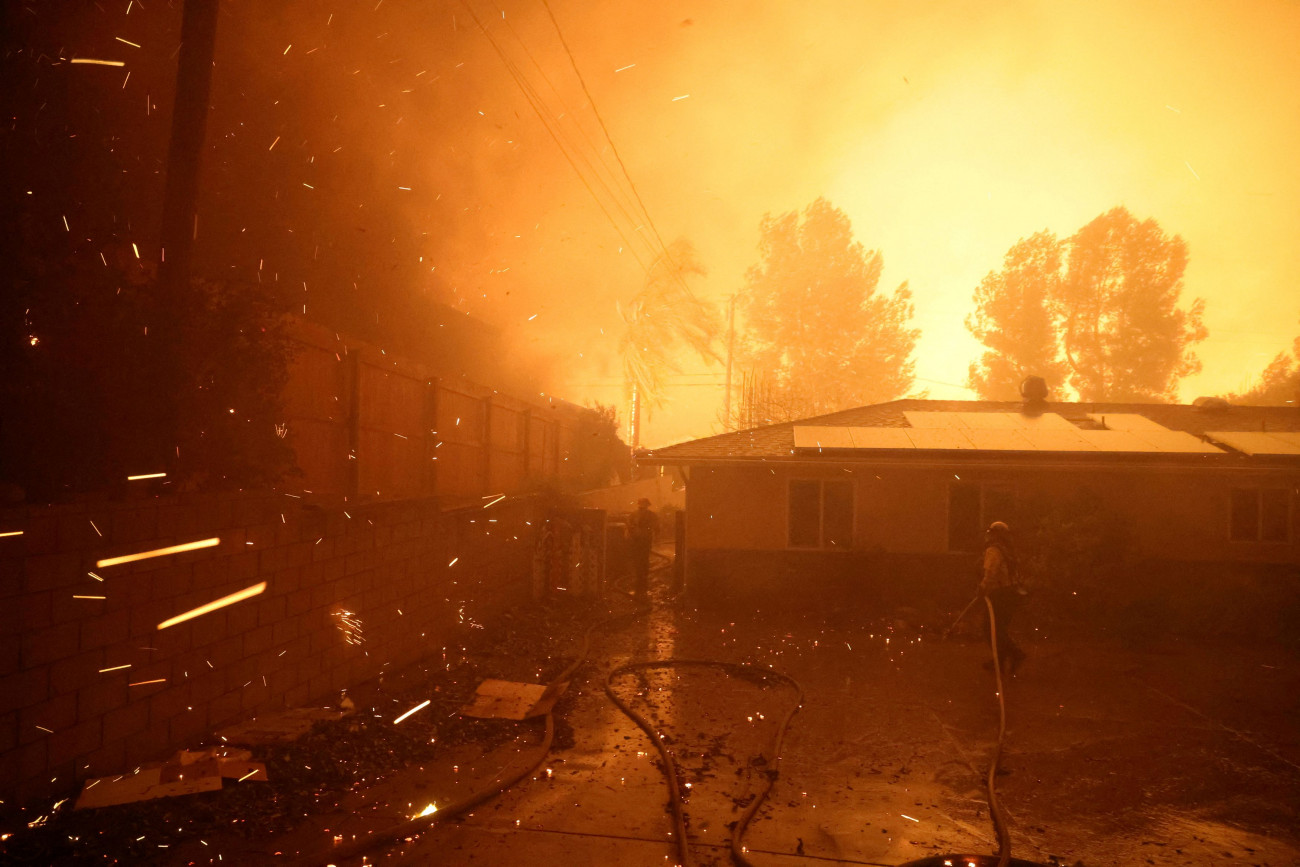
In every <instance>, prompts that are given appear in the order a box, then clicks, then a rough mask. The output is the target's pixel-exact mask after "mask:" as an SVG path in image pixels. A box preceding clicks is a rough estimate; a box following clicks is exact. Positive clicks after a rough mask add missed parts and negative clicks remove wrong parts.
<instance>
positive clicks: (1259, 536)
mask: <svg viewBox="0 0 1300 867" xmlns="http://www.w3.org/2000/svg"><path fill="white" fill-rule="evenodd" d="M1270 492H1274V493H1276V492H1280V493H1281V494H1282V495H1283V496H1284V497H1285V498H1286V515H1285V517H1284V519H1283V526H1284V527H1285V528H1286V534H1285V536H1283V538H1281V539H1265V538H1264V525H1265V521H1264V494H1265V493H1270ZM1239 493H1243V494H1253V495H1254V498H1255V532H1254V534H1253V535H1251V536H1250V537H1249V538H1241V537H1239V536H1236V535H1234V534H1233V531H1234V529H1235V528H1234V526H1233V525H1234V520H1233V512H1234V499H1235V498H1236V496H1237V495H1238V494H1239ZM1226 523H1227V530H1228V542H1229V544H1232V545H1289V544H1291V543H1292V542H1293V541H1294V540H1295V533H1294V528H1295V497H1294V496H1293V495H1292V490H1291V488H1289V487H1284V486H1273V485H1250V486H1240V485H1234V486H1233V487H1231V488H1229V489H1228V509H1227V522H1226Z"/></svg>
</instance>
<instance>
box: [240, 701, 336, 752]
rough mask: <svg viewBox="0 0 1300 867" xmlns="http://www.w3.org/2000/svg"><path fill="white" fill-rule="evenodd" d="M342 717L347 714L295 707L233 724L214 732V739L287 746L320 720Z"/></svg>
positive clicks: (318, 708) (324, 708) (331, 710)
mask: <svg viewBox="0 0 1300 867" xmlns="http://www.w3.org/2000/svg"><path fill="white" fill-rule="evenodd" d="M345 716H347V714H346V713H345V712H344V711H341V710H335V709H333V708H328V707H298V708H293V709H291V710H285V711H280V712H279V713H273V714H265V715H263V716H260V717H256V718H255V719H251V720H248V721H247V722H242V723H239V724H238V725H233V726H231V727H230V728H226V729H222V730H221V731H219V732H217V736H218V737H220V738H222V739H223V740H224V741H225V742H226V743H231V744H249V745H252V746H256V745H259V744H271V743H288V742H289V741H293V740H296V739H297V738H299V737H301V736H302V735H305V734H306V733H307V732H308V731H310V730H311V727H312V726H314V725H315V724H316V723H318V722H320V721H321V720H336V719H342V718H343V717H345Z"/></svg>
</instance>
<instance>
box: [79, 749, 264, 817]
mask: <svg viewBox="0 0 1300 867" xmlns="http://www.w3.org/2000/svg"><path fill="white" fill-rule="evenodd" d="M252 758H253V754H252V753H250V752H249V751H248V750H241V749H230V748H226V747H212V748H211V749H206V750H199V751H196V752H191V751H190V750H181V751H179V752H178V753H176V755H174V756H172V757H171V758H170V759H168V760H167V761H166V762H164V763H162V764H161V765H151V766H144V767H140V768H137V769H136V771H135V772H134V773H130V774H118V775H117V776H114V777H98V778H96V779H93V780H87V781H86V784H85V786H83V787H82V789H81V795H80V796H79V797H78V798H77V806H76V808H75V809H78V810H94V809H99V808H101V807H114V806H117V805H119V804H132V803H135V802H137V801H151V800H154V799H155V798H174V797H179V796H181V795H196V794H199V793H201V792H214V791H217V790H219V789H220V788H221V787H222V780H226V779H233V780H236V781H237V782H241V783H242V782H245V781H256V782H263V783H264V782H266V779H267V778H266V765H264V764H262V763H261V762H254V761H252Z"/></svg>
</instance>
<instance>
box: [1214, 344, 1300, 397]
mask: <svg viewBox="0 0 1300 867" xmlns="http://www.w3.org/2000/svg"><path fill="white" fill-rule="evenodd" d="M1230 400H1231V401H1232V402H1233V403H1241V404H1246V405H1247V406H1300V337H1297V338H1296V339H1295V343H1293V344H1292V345H1291V351H1290V352H1289V353H1287V352H1279V353H1278V354H1277V356H1276V357H1275V358H1274V359H1273V360H1272V361H1271V362H1269V365H1268V367H1266V368H1264V372H1263V373H1261V374H1260V375H1259V380H1258V381H1256V383H1255V384H1254V386H1253V387H1252V388H1251V389H1250V390H1249V391H1247V392H1245V393H1243V394H1234V395H1231V396H1230Z"/></svg>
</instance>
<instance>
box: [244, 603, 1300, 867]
mask: <svg viewBox="0 0 1300 867" xmlns="http://www.w3.org/2000/svg"><path fill="white" fill-rule="evenodd" d="M1027 645H1028V646H1029V647H1030V648H1031V651H1032V656H1031V659H1030V661H1029V662H1028V663H1027V664H1026V665H1025V666H1024V668H1023V669H1022V671H1021V673H1020V674H1019V675H1018V676H1017V677H1016V678H1015V679H1013V680H1012V681H1010V683H1009V685H1008V688H1007V702H1008V705H1007V711H1008V718H1009V722H1008V736H1007V744H1006V752H1005V756H1004V760H1003V770H1004V772H1005V773H1003V774H1001V775H999V778H998V780H999V783H998V785H999V791H1000V793H1001V795H1002V799H1003V802H1004V805H1005V807H1006V809H1007V811H1008V813H1009V814H1010V818H1011V833H1012V839H1013V842H1014V849H1013V851H1014V852H1015V854H1016V855H1017V857H1022V858H1031V859H1035V860H1039V861H1042V862H1045V863H1062V864H1075V863H1079V862H1081V863H1083V864H1085V865H1100V864H1156V865H1166V864H1168V865H1172V864H1207V863H1225V864H1267V865H1283V864H1298V863H1300V821H1297V816H1296V806H1297V805H1298V804H1300V734H1298V731H1300V729H1298V727H1297V724H1296V722H1295V721H1296V719H1297V712H1298V711H1300V706H1298V704H1300V698H1298V697H1300V661H1298V658H1297V654H1296V652H1295V651H1294V650H1284V649H1273V648H1264V647H1258V646H1254V647H1240V646H1234V647H1227V646H1195V645H1192V644H1189V643H1187V642H1180V643H1171V644H1168V645H1165V646H1163V647H1160V648H1156V649H1148V650H1145V651H1142V652H1136V651H1133V650H1129V649H1125V648H1123V647H1120V646H1118V645H1112V644H1105V643H1098V642H1089V641H1086V640H1083V639H1078V638H1076V639H1073V640H1069V641H1065V640H1056V639H1053V638H1051V637H1043V636H1039V637H1038V638H1037V639H1035V640H1030V641H1028V642H1027ZM986 656H987V650H986V647H985V645H984V644H983V643H981V642H979V641H978V640H977V639H975V638H973V637H972V638H968V639H964V640H954V641H949V642H941V641H938V640H937V639H936V637H935V636H934V635H931V634H917V633H915V632H911V631H909V630H907V629H906V628H903V627H883V628H882V627H881V626H880V625H879V624H869V625H868V624H863V625H845V624H842V623H841V624H839V625H836V626H829V625H826V624H825V623H822V622H820V621H819V620H817V619H814V618H811V617H807V616H803V615H795V614H790V615H772V614H768V615H764V616H762V617H759V616H753V615H751V616H748V617H746V618H739V617H737V618H736V619H735V621H734V622H733V621H732V619H730V618H726V617H720V616H718V615H715V614H706V613H701V612H697V611H683V610H679V609H676V608H673V607H672V606H670V605H667V604H664V603H660V604H659V605H658V606H657V607H656V609H655V610H654V611H653V612H652V613H651V614H649V615H646V616H644V617H642V618H639V619H635V620H633V619H631V618H624V619H622V620H621V621H617V622H615V623H613V624H611V625H610V627H609V628H606V629H602V630H600V631H598V632H596V633H595V634H594V636H593V642H592V649H591V654H590V657H589V659H588V662H587V663H586V664H585V665H584V666H583V667H582V669H580V670H579V673H578V677H577V679H576V680H575V682H574V684H573V687H572V689H573V690H574V691H575V692H576V698H575V700H573V701H572V702H571V703H570V704H571V706H570V708H569V709H568V710H567V712H566V721H567V722H568V723H570V724H571V725H572V728H573V745H572V746H571V747H568V748H564V749H560V750H556V751H554V752H553V753H552V755H551V757H550V759H549V760H548V762H547V763H546V766H545V770H543V771H541V772H539V773H538V775H537V776H536V777H535V778H534V779H532V780H530V781H525V782H524V783H521V784H520V785H518V786H516V787H515V788H514V789H512V790H510V791H508V792H506V793H505V794H503V795H502V796H500V797H498V798H496V799H495V800H493V801H491V802H489V803H488V804H487V805H485V806H483V807H480V808H479V809H477V810H476V811H475V812H474V813H472V814H470V815H468V816H466V817H463V818H461V819H456V820H449V821H445V822H443V823H440V824H438V825H435V826H434V827H433V828H431V829H430V830H428V831H426V832H424V833H422V834H419V835H418V836H415V837H413V838H411V839H410V840H409V841H408V842H406V843H404V844H402V845H401V846H399V847H397V848H388V849H377V850H375V851H374V852H372V853H371V855H370V858H371V860H372V861H381V862H384V863H413V864H431V863H437V864H444V865H484V864H511V865H513V864H530V865H551V864H554V865H587V864H590V865H612V864H617V865H653V864H674V863H677V862H678V856H677V850H676V847H675V845H674V842H673V839H672V820H671V816H670V814H669V813H668V812H667V810H666V798H667V795H666V791H667V790H666V787H665V782H664V778H663V775H662V773H661V771H660V769H659V767H658V763H657V757H656V755H655V754H654V752H653V748H652V746H651V744H650V742H649V740H648V739H647V737H646V736H645V735H644V734H643V733H642V732H641V731H640V730H639V729H638V728H637V727H636V726H635V725H634V724H633V723H632V722H631V721H630V720H629V719H628V718H627V717H626V716H624V715H623V714H622V713H620V712H619V711H618V710H617V709H616V708H615V707H614V706H613V705H612V704H611V702H610V701H609V700H608V699H607V698H606V697H605V695H604V693H603V684H604V680H605V676H606V674H607V673H608V672H609V671H611V670H612V669H614V668H615V667H617V666H619V665H622V664H624V663H627V662H632V661H639V660H646V659H656V658H668V657H684V658H709V659H719V660H726V661H731V662H738V663H751V664H754V665H758V666H771V667H773V668H776V669H779V670H780V671H783V672H785V673H786V674H789V675H790V676H792V677H794V678H796V679H797V680H798V681H799V682H800V683H801V685H802V687H803V689H804V690H805V693H806V698H805V701H804V704H803V706H802V708H801V709H800V710H799V712H798V713H797V714H796V715H795V716H794V718H793V720H792V722H791V725H790V728H789V732H788V736H787V739H786V743H785V747H784V749H783V750H782V753H781V757H780V776H779V779H778V780H777V782H776V784H775V786H774V788H773V791H772V794H771V797H770V798H769V800H768V801H767V803H766V804H765V805H764V807H763V809H762V810H761V811H760V812H759V814H758V815H757V817H756V818H755V820H754V822H753V824H752V826H751V828H750V830H749V832H748V834H747V836H746V838H745V844H746V846H747V848H748V850H749V852H750V853H752V857H753V860H754V862H755V863H764V864H772V865H794V864H815V863H848V864H881V865H886V864H899V863H902V862H904V861H908V860H910V859H915V858H920V857H924V856H927V855H932V854H937V853H940V852H960V851H975V852H990V851H993V850H994V849H995V848H996V843H995V838H994V834H993V830H992V827H991V824H990V822H989V818H988V812H987V809H986V806H985V795H984V790H983V777H984V773H985V769H986V767H987V759H988V756H989V754H990V752H991V750H992V747H993V745H994V739H995V737H996V732H997V704H996V699H995V692H994V685H993V676H992V674H991V673H990V672H988V671H985V670H983V669H982V667H981V663H982V662H983V660H984V659H985V658H986ZM615 686H616V688H617V689H618V690H619V694H620V695H622V696H624V697H625V698H626V699H627V700H629V701H630V702H631V703H632V705H633V707H635V708H636V709H638V710H639V711H640V712H642V713H643V714H645V715H647V716H648V717H650V718H651V719H652V720H653V721H654V722H655V724H656V725H657V726H658V727H659V728H660V730H661V731H662V732H663V733H664V734H665V736H666V738H667V741H668V742H669V743H670V745H671V749H672V750H674V752H675V754H676V755H677V757H678V760H679V762H680V764H681V767H682V782H683V783H684V784H685V783H689V789H687V791H689V793H690V794H689V798H688V801H687V803H686V812H687V815H688V817H689V839H690V842H691V849H692V853H693V855H694V858H695V860H696V862H697V863H699V864H701V865H714V864H728V863H730V858H729V854H728V852H727V844H728V838H729V834H730V825H731V823H734V822H735V821H736V820H737V818H738V817H739V815H740V812H741V810H742V809H743V807H744V806H745V805H747V804H748V803H749V801H750V799H752V798H753V797H754V795H755V793H756V792H757V791H758V790H759V788H760V783H761V775H762V774H763V773H764V770H763V767H764V766H762V765H761V763H755V759H756V757H758V756H760V755H761V753H762V752H763V750H764V749H765V748H766V747H767V745H768V744H770V742H771V740H772V738H773V735H774V733H775V729H776V726H777V723H778V721H779V720H780V719H781V718H782V717H783V715H784V713H785V711H786V710H787V709H788V708H789V706H790V704H791V702H793V701H794V696H795V694H794V691H793V690H792V689H791V688H789V687H788V686H783V685H780V684H775V683H773V684H770V685H766V686H765V685H764V684H763V683H762V682H761V681H757V680H755V679H752V678H737V677H732V676H728V675H727V674H725V673H723V672H720V671H717V670H710V669H702V668H681V669H675V670H664V671H655V672H651V673H647V674H645V675H643V676H641V675H632V674H629V675H624V676H622V677H620V678H619V679H618V681H617V682H616V684H615ZM531 743H533V741H528V742H516V743H514V744H510V745H507V746H506V747H502V748H499V749H497V750H495V751H492V752H490V753H488V754H486V755H485V754H483V753H481V752H475V751H474V750H473V748H472V747H461V748H460V752H459V753H457V754H454V755H449V756H448V757H447V758H446V760H445V761H441V762H438V763H436V764H437V767H433V766H426V767H424V768H420V769H409V770H407V771H405V772H402V773H399V774H397V775H395V776H393V777H391V778H389V779H388V780H386V781H385V782H383V783H381V784H379V785H376V786H374V787H371V788H368V789H362V790H360V791H358V792H356V793H353V794H352V795H350V796H349V797H348V801H347V802H346V803H345V804H344V805H343V807H342V808H341V809H340V810H339V811H338V812H336V813H333V814H327V815H325V816H318V817H313V818H311V819H310V820H308V821H307V822H306V824H305V825H304V826H302V827H301V828H299V829H298V830H297V831H295V832H293V833H292V834H290V835H287V836H286V837H285V838H283V839H279V840H276V841H274V850H275V851H278V852H283V853H284V854H285V855H289V854H290V853H292V852H294V851H298V852H307V851H319V850H320V849H321V847H322V846H323V845H327V844H328V841H329V840H330V839H331V838H333V837H335V836H337V837H338V839H340V840H344V841H347V840H351V839H354V838H355V837H362V836H365V835H366V834H367V833H368V832H370V831H373V830H377V829H378V828H381V827H383V826H384V825H385V824H388V823H390V822H395V821H398V820H401V819H406V818H409V817H410V816H412V815H414V814H415V813H417V812H419V811H420V810H421V809H422V808H423V807H424V806H426V804H429V803H434V804H447V803H450V802H452V801H454V800H457V799H458V798H460V797H462V796H464V795H465V794H466V793H467V792H470V791H473V790H474V789H475V787H476V786H481V785H482V784H483V783H484V781H486V780H489V779H490V778H491V777H493V776H494V775H495V774H496V773H497V772H498V771H500V770H501V769H502V768H504V767H507V766H508V765H510V764H511V763H512V762H521V761H523V762H526V761H527V759H528V757H529V756H530V755H534V754H535V753H534V751H533V750H532V749H531V747H530V744H531ZM327 829H328V830H327ZM260 848H262V851H264V852H266V853H267V854H270V851H271V850H269V849H267V848H266V847H260ZM282 857H283V856H282ZM276 860H280V859H276ZM341 863H358V862H356V861H355V860H354V861H352V862H341Z"/></svg>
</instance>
